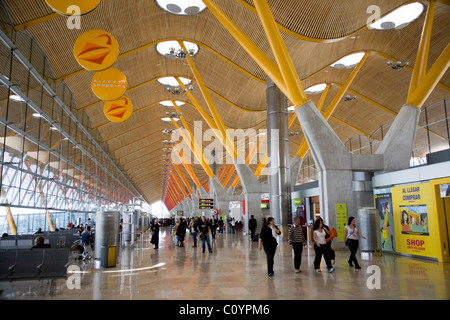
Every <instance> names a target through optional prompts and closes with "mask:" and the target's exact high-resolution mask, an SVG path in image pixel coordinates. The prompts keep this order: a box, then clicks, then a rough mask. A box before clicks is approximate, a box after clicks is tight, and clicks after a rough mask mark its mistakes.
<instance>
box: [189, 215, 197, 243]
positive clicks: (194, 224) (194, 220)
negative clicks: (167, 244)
mask: <svg viewBox="0 0 450 320" xmlns="http://www.w3.org/2000/svg"><path fill="white" fill-rule="evenodd" d="M197 227H198V224H197V218H192V219H191V222H190V223H189V228H190V231H191V235H192V240H193V241H194V245H193V246H192V248H196V247H197Z"/></svg>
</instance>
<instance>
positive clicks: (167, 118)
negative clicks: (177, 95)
mask: <svg viewBox="0 0 450 320" xmlns="http://www.w3.org/2000/svg"><path fill="white" fill-rule="evenodd" d="M172 119H173V120H175V121H179V120H180V119H178V118H170V117H164V118H161V120H162V121H164V122H172Z"/></svg>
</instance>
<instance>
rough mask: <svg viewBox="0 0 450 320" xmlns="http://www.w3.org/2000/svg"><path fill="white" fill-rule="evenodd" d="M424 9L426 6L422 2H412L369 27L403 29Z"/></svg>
mask: <svg viewBox="0 0 450 320" xmlns="http://www.w3.org/2000/svg"><path fill="white" fill-rule="evenodd" d="M424 9H425V6H424V5H423V4H422V3H420V2H414V3H410V4H407V5H405V6H402V7H400V8H398V9H396V10H394V11H392V12H391V13H389V14H388V15H386V16H384V17H383V18H381V19H380V20H377V21H375V22H374V23H372V24H370V25H368V26H367V27H368V28H369V29H376V30H391V29H401V28H404V27H406V26H407V25H408V24H409V23H410V22H412V21H414V20H416V19H417V18H418V17H419V16H420V15H421V14H422V12H423V11H424Z"/></svg>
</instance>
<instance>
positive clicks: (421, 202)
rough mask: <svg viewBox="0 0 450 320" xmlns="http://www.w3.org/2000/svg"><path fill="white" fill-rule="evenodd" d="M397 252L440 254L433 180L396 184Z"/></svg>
mask: <svg viewBox="0 0 450 320" xmlns="http://www.w3.org/2000/svg"><path fill="white" fill-rule="evenodd" d="M392 204H393V212H394V225H395V242H396V248H397V252H399V253H404V254H411V255H417V256H425V257H430V258H438V255H439V253H438V250H437V247H438V246H437V244H438V241H439V240H438V236H439V233H438V232H437V230H436V223H437V216H436V210H434V205H433V201H432V194H431V189H430V184H429V183H422V184H417V185H408V186H400V187H394V188H392Z"/></svg>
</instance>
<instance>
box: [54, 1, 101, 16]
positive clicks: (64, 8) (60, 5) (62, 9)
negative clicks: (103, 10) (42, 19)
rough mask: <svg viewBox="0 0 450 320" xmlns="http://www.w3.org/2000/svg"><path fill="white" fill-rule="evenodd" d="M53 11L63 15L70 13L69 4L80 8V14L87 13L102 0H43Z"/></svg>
mask: <svg viewBox="0 0 450 320" xmlns="http://www.w3.org/2000/svg"><path fill="white" fill-rule="evenodd" d="M45 2H47V4H48V5H49V6H50V8H52V9H53V11H56V12H58V13H60V14H64V15H72V13H71V12H72V10H71V9H70V7H71V6H73V5H75V6H78V8H80V9H79V10H80V15H84V14H87V13H89V12H91V11H93V10H94V9H95V8H97V7H98V5H99V4H100V2H102V0H77V1H75V0H45Z"/></svg>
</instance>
